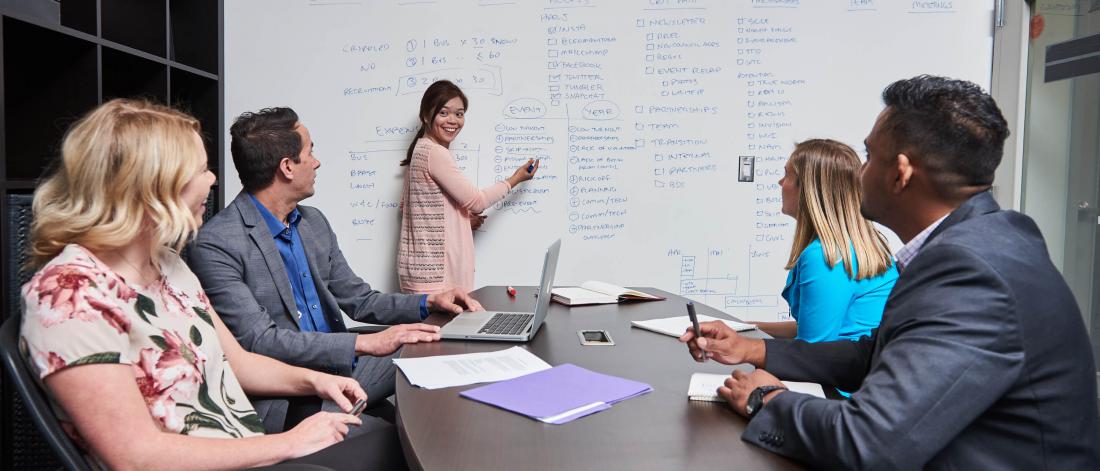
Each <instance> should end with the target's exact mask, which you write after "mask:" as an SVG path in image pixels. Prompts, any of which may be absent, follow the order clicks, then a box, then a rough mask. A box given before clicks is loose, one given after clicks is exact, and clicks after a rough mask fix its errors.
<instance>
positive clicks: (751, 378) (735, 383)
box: [718, 369, 784, 418]
mask: <svg viewBox="0 0 1100 471" xmlns="http://www.w3.org/2000/svg"><path fill="white" fill-rule="evenodd" d="M782 385H783V383H782V382H781V381H779V378H776V377H775V376H773V375H772V374H771V373H768V372H767V371H764V370H761V369H757V370H756V371H753V372H752V373H745V372H744V371H741V370H733V374H732V375H730V377H729V378H726V383H725V385H724V386H722V387H720V388H718V396H720V397H721V398H723V399H725V400H726V402H727V403H729V405H730V407H732V408H733V410H734V412H737V413H738V414H741V416H742V417H745V418H748V416H749V411H748V410H746V409H747V408H748V402H749V394H752V391H753V390H754V389H756V388H758V387H760V386H782ZM782 392H784V390H782V389H780V390H777V391H772V392H770V393H767V394H765V395H764V404H767V403H768V401H770V400H772V398H773V397H775V396H778V395H779V394H780V393H782Z"/></svg>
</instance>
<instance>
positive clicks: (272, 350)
mask: <svg viewBox="0 0 1100 471" xmlns="http://www.w3.org/2000/svg"><path fill="white" fill-rule="evenodd" d="M230 133H231V135H232V141H231V149H230V151H231V153H232V155H233V164H234V165H235V166H236V168H237V171H238V173H239V174H240V178H241V183H242V186H243V187H244V191H242V192H241V193H240V194H238V195H237V197H236V198H235V199H234V200H233V202H232V203H230V204H229V206H227V207H226V208H225V209H224V210H222V211H221V212H219V213H218V214H217V215H216V216H214V217H213V218H212V219H211V220H210V221H209V222H207V223H206V224H204V225H203V227H202V230H201V231H200V232H199V235H198V237H197V238H196V240H195V241H194V243H193V244H191V247H190V248H189V254H188V262H189V264H190V266H191V269H192V270H194V272H195V274H196V275H198V277H199V280H200V281H201V282H202V285H203V288H204V289H205V290H206V293H207V294H208V295H209V296H210V301H211V303H212V304H213V305H214V309H215V311H217V313H218V315H220V316H221V318H222V320H223V321H225V324H226V325H227V326H228V327H229V330H231V331H232V332H233V335H234V336H236V338H237V340H238V341H239V342H240V344H241V346H243V347H244V348H245V349H246V350H249V351H252V352H255V353H259V354H262V355H266V356H269V357H272V358H276V359H278V360H281V361H283V362H286V363H289V364H291V365H295V366H301V367H305V368H312V369H315V370H319V371H325V372H329V373H334V374H342V375H346V376H351V377H353V378H356V379H358V380H359V382H360V384H362V386H363V389H364V390H366V392H367V397H368V399H369V402H368V413H371V411H372V409H374V408H375V406H379V407H381V408H383V409H385V408H389V407H388V403H386V401H385V398H386V397H389V396H391V395H393V392H394V373H395V369H394V366H393V362H392V361H391V358H390V356H391V355H392V354H393V353H394V352H395V351H396V350H397V349H398V348H399V347H400V346H401V345H403V344H407V343H416V342H431V341H436V340H439V333H438V332H439V328H438V327H436V326H431V325H427V324H422V323H420V321H421V320H423V319H424V318H425V317H427V316H428V313H429V311H432V310H435V311H444V312H452V313H458V312H461V311H462V307H461V306H465V307H467V308H469V309H481V305H480V304H478V303H477V301H475V300H473V299H472V298H470V297H469V296H467V294H466V293H465V292H459V291H451V292H447V293H440V294H433V295H430V296H429V295H406V294H386V293H381V292H378V291H375V290H373V289H371V287H370V285H369V284H367V283H366V282H364V281H363V280H362V279H360V278H359V277H358V276H356V275H355V273H354V272H352V270H351V267H349V266H348V263H347V261H346V260H345V259H344V254H343V252H341V251H340V246H339V245H338V244H337V241H336V235H335V234H334V233H333V231H332V228H331V227H330V225H329V222H328V220H327V219H326V218H325V216H324V215H323V214H321V211H319V210H317V209H316V208H311V207H308V206H302V205H299V204H298V203H299V202H301V201H302V200H304V199H306V198H308V197H310V196H312V195H313V193H314V181H315V177H316V171H317V168H319V167H320V166H321V164H320V162H319V161H318V160H317V158H316V157H315V156H314V155H313V141H312V139H311V137H310V134H309V129H307V128H306V127H305V125H303V124H302V123H301V122H299V120H298V115H297V114H296V113H295V112H294V111H293V110H291V109H289V108H268V109H263V110H260V111H259V112H256V113H244V114H243V115H241V116H240V117H238V118H237V120H236V121H235V122H234V123H233V126H232V127H231V128H230ZM456 303H457V304H456ZM460 305H461V306H460ZM341 310H342V311H343V312H345V313H347V314H348V316H350V317H351V318H352V319H355V320H358V321H362V322H369V323H374V324H386V325H391V324H401V325H394V326H393V327H390V328H388V329H386V330H384V331H381V332H379V333H375V334H354V333H349V332H348V331H347V328H346V327H345V326H344V321H343V316H342V315H341ZM254 405H255V407H256V411H257V412H258V413H259V415H260V417H261V418H262V419H263V421H264V427H265V429H266V430H267V431H268V432H269V433H273V432H279V431H282V430H284V429H286V428H289V426H290V425H293V423H294V422H296V421H297V420H300V419H301V418H303V417H304V416H306V415H309V414H311V413H312V412H315V411H316V409H317V408H318V407H323V408H324V409H325V410H335V409H333V408H334V407H335V404H330V403H326V404H324V405H323V406H322V405H320V404H302V403H293V407H292V406H291V403H288V401H287V400H286V399H260V398H256V399H254ZM288 409H289V413H288ZM373 415H379V416H384V417H385V416H392V410H390V411H389V412H385V411H383V412H374V413H373ZM288 416H289V417H288ZM288 419H289V420H288ZM363 419H364V424H365V425H364V426H363V427H361V428H360V430H366V429H368V428H370V426H372V425H378V426H382V427H385V426H386V424H376V423H374V421H372V420H370V419H372V418H368V417H364V418H363ZM387 419H389V420H392V419H391V418H389V417H387Z"/></svg>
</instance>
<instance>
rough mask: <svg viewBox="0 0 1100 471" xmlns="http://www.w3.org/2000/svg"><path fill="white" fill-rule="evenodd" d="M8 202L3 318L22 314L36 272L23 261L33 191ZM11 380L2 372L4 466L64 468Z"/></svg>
mask: <svg viewBox="0 0 1100 471" xmlns="http://www.w3.org/2000/svg"><path fill="white" fill-rule="evenodd" d="M4 197H5V198H6V201H5V203H7V204H6V206H7V208H6V209H7V214H5V215H4V216H5V217H7V223H8V224H7V225H8V233H7V236H8V238H7V240H5V241H3V242H4V244H6V246H7V249H8V250H7V256H8V258H7V260H5V262H6V266H5V267H4V268H3V269H4V270H5V271H6V272H7V275H8V276H7V281H8V284H7V286H5V287H4V288H5V293H4V294H5V301H6V303H5V305H4V306H3V309H4V310H3V311H2V314H3V315H2V316H0V321H2V320H4V319H7V317H8V316H13V317H15V318H18V317H19V313H20V312H22V308H21V306H20V302H21V299H20V295H19V289H20V287H22V286H23V283H26V282H27V281H28V280H30V277H31V275H32V274H33V273H31V272H29V271H25V270H23V269H22V268H23V263H24V262H25V261H26V260H27V253H26V248H27V243H28V241H29V236H30V227H31V220H32V218H31V201H32V200H33V197H32V196H31V195H29V194H8V195H4ZM9 383H11V381H10V380H8V379H7V378H4V375H0V418H2V420H0V429H2V432H0V444H2V446H3V448H4V451H3V453H2V454H0V456H3V462H2V463H0V468H6V469H20V470H46V469H49V470H54V469H60V468H61V467H62V463H61V462H60V461H59V460H58V459H57V457H56V456H54V452H53V450H52V449H51V448H50V446H49V445H48V444H47V443H46V440H45V439H44V438H42V435H41V434H39V433H38V428H37V427H36V426H35V424H34V420H33V419H32V417H31V413H30V411H29V410H28V408H27V406H26V405H25V404H24V403H23V401H22V400H21V399H20V398H19V394H17V393H16V392H15V391H14V389H15V388H14V386H13V385H11V384H9Z"/></svg>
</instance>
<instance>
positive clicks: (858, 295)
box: [783, 239, 898, 342]
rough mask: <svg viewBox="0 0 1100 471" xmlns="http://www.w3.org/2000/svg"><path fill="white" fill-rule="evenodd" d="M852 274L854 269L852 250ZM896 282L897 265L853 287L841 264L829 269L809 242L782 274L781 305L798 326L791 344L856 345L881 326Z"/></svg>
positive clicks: (816, 242) (815, 244) (817, 243)
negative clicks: (833, 342)
mask: <svg viewBox="0 0 1100 471" xmlns="http://www.w3.org/2000/svg"><path fill="white" fill-rule="evenodd" d="M852 261H853V264H854V265H855V266H854V267H853V270H852V271H853V272H854V271H856V269H857V268H858V267H859V261H858V260H856V259H855V250H852ZM897 279H898V270H897V265H896V264H893V265H891V266H890V269H888V270H886V272H884V273H882V274H881V275H878V276H876V277H873V278H866V279H863V280H859V281H856V280H854V279H852V278H851V277H849V276H848V272H847V271H846V270H845V269H844V263H843V262H842V261H837V263H836V264H835V265H833V266H831V267H830V266H829V265H828V264H827V263H826V261H825V254H824V252H823V251H822V249H821V241H819V240H817V239H814V241H813V242H810V244H809V245H807V246H806V248H805V249H803V250H802V253H801V254H799V255H798V262H797V263H796V264H795V267H794V268H792V269H791V271H790V272H789V273H788V274H787V285H786V287H784V288H783V299H786V300H787V304H789V305H790V307H791V317H793V318H794V319H795V320H796V321H798V335H797V336H796V338H798V339H801V340H805V341H807V342H828V341H831V340H840V339H848V340H856V339H858V338H859V337H861V336H864V335H870V334H871V329H874V328H876V327H878V324H879V322H880V321H881V320H882V310H883V308H884V307H885V306H886V298H887V296H889V295H890V290H891V289H893V288H894V282H896V281H897Z"/></svg>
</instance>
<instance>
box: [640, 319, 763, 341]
mask: <svg viewBox="0 0 1100 471" xmlns="http://www.w3.org/2000/svg"><path fill="white" fill-rule="evenodd" d="M698 317H699V322H700V323H703V322H709V321H719V320H720V321H722V322H725V323H726V325H728V326H730V328H731V329H733V330H736V331H738V332H744V331H746V330H753V329H755V328H756V326H755V325H752V324H745V323H742V322H737V321H730V320H726V319H716V318H713V317H710V316H704V315H702V314H699V316H698ZM630 325H632V326H634V327H638V328H640V329H645V330H649V331H653V332H656V333H658V334H665V335H671V336H673V337H679V336H681V335H684V332H685V331H687V329H688V328H689V327H691V319H689V318H688V316H679V317H666V318H664V319H650V320H648V321H630Z"/></svg>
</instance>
